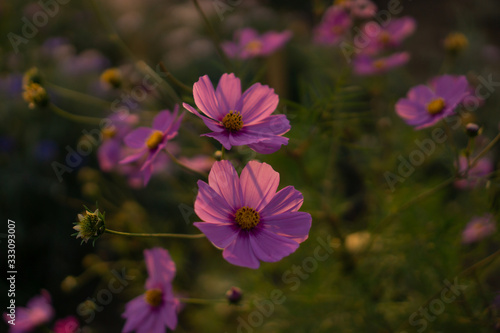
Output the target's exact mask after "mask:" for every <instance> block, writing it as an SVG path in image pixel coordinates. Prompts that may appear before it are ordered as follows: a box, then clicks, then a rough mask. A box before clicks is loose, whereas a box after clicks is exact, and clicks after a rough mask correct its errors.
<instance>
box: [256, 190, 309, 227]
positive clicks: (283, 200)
mask: <svg viewBox="0 0 500 333" xmlns="http://www.w3.org/2000/svg"><path fill="white" fill-rule="evenodd" d="M303 202H304V197H303V196H302V193H300V192H299V191H297V190H296V189H295V187H293V186H287V187H285V188H283V189H281V190H280V191H279V192H278V193H276V194H275V195H274V196H273V198H272V199H271V201H270V202H269V203H268V204H267V206H265V207H264V208H263V209H262V210H261V216H262V217H263V218H266V219H267V218H268V217H269V218H270V217H271V216H273V215H280V214H283V213H286V212H296V211H298V210H299V208H300V207H301V206H302V203H303Z"/></svg>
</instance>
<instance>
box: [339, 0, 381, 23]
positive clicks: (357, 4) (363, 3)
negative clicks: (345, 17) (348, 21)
mask: <svg viewBox="0 0 500 333" xmlns="http://www.w3.org/2000/svg"><path fill="white" fill-rule="evenodd" d="M341 5H342V6H343V7H344V8H347V9H349V11H350V12H351V15H352V16H353V17H356V18H360V19H368V18H372V17H373V16H375V14H376V13H377V5H375V4H374V3H373V2H372V1H370V0H345V1H342V4H341Z"/></svg>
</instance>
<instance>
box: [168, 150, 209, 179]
mask: <svg viewBox="0 0 500 333" xmlns="http://www.w3.org/2000/svg"><path fill="white" fill-rule="evenodd" d="M165 151H166V152H167V154H168V156H169V157H170V159H171V160H172V161H173V162H174V163H175V164H177V165H178V166H180V167H182V168H184V169H186V170H188V171H190V172H193V173H196V174H198V175H200V176H202V177H204V178H208V175H207V174H206V173H204V172H202V171H198V170H195V169H192V168H190V167H188V166H187V165H186V164H184V163H182V162H181V161H179V160H178V159H177V157H175V156H174V155H172V153H171V152H169V151H168V150H166V149H165Z"/></svg>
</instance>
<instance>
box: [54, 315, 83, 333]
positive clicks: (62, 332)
mask: <svg viewBox="0 0 500 333" xmlns="http://www.w3.org/2000/svg"><path fill="white" fill-rule="evenodd" d="M79 328H80V324H79V323H78V319H76V317H75V316H69V317H66V318H63V319H59V320H57V321H56V322H55V324H54V333H76V332H77V331H78V329H79Z"/></svg>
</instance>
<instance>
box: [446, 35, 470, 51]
mask: <svg viewBox="0 0 500 333" xmlns="http://www.w3.org/2000/svg"><path fill="white" fill-rule="evenodd" d="M468 45H469V40H468V39H467V37H465V35H464V34H463V33H460V32H454V33H450V34H449V35H448V36H447V37H446V39H445V40H444V47H445V48H446V49H447V50H448V51H450V52H459V51H462V50H463V49H465V48H467V46H468Z"/></svg>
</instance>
